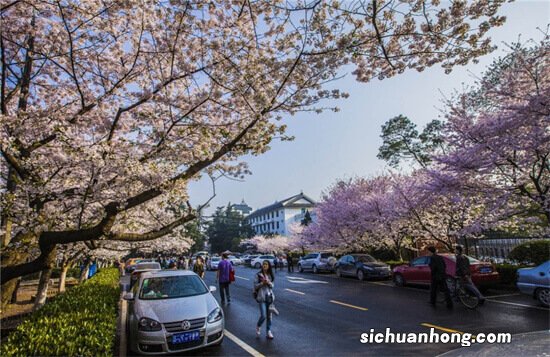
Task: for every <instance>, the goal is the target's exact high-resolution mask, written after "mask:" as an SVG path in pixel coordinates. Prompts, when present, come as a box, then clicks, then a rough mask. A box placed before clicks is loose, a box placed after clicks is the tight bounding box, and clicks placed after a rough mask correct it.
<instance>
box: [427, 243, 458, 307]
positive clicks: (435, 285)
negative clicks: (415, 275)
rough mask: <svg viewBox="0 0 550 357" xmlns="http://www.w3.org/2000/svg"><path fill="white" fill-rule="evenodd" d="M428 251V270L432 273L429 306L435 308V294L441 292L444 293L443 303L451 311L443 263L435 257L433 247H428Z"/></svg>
mask: <svg viewBox="0 0 550 357" xmlns="http://www.w3.org/2000/svg"><path fill="white" fill-rule="evenodd" d="M428 250H429V251H430V252H431V253H432V256H431V259H430V270H431V272H432V282H431V285H430V304H431V305H432V306H435V302H436V296H437V292H438V291H443V292H444V293H445V302H446V303H447V308H449V309H452V307H453V301H452V300H451V293H450V292H449V287H448V286H447V281H446V278H447V274H446V272H445V270H446V266H445V261H444V260H443V258H442V257H441V256H439V255H437V251H436V249H435V247H433V246H432V247H428Z"/></svg>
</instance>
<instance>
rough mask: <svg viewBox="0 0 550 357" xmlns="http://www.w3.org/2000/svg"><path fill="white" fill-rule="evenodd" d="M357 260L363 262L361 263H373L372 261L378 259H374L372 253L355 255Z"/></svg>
mask: <svg viewBox="0 0 550 357" xmlns="http://www.w3.org/2000/svg"><path fill="white" fill-rule="evenodd" d="M355 261H357V262H361V263H372V262H375V261H376V259H374V258H373V257H371V256H370V255H357V256H355Z"/></svg>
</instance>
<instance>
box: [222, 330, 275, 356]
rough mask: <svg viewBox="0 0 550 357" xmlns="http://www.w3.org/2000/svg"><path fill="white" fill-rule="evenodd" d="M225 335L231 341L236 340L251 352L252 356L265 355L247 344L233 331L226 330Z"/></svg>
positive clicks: (241, 346)
mask: <svg viewBox="0 0 550 357" xmlns="http://www.w3.org/2000/svg"><path fill="white" fill-rule="evenodd" d="M224 333H225V336H227V338H229V339H230V340H231V341H233V342H235V343H236V344H237V345H238V346H239V347H240V348H242V349H243V350H245V351H246V352H248V353H250V355H251V356H254V357H265V356H264V355H263V354H261V353H260V352H258V351H256V350H255V349H254V348H252V347H250V346H249V345H247V344H246V343H245V342H244V341H243V340H241V339H240V338H238V337H237V336H235V335H233V334H232V333H231V332H229V331H227V330H224Z"/></svg>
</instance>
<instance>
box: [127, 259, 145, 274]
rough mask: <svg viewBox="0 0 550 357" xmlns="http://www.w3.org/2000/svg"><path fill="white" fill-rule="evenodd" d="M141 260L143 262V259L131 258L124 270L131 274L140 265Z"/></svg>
mask: <svg viewBox="0 0 550 357" xmlns="http://www.w3.org/2000/svg"><path fill="white" fill-rule="evenodd" d="M140 260H143V258H130V259H128V260H127V261H126V264H125V265H124V270H126V273H131V272H133V271H134V269H135V268H136V264H137V263H139V261H140Z"/></svg>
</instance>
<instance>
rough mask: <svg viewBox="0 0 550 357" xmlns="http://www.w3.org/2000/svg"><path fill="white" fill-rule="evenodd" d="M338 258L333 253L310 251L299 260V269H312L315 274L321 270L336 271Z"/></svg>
mask: <svg viewBox="0 0 550 357" xmlns="http://www.w3.org/2000/svg"><path fill="white" fill-rule="evenodd" d="M335 265H336V258H335V257H334V256H333V255H332V253H321V252H317V253H310V254H308V255H306V256H305V257H302V258H300V260H299V261H298V271H299V272H300V273H302V272H303V271H304V270H311V271H312V272H313V273H314V274H317V273H318V272H320V271H330V272H332V271H334V267H335Z"/></svg>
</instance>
